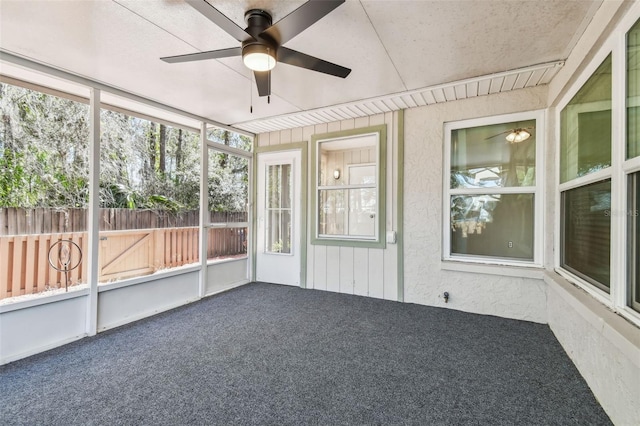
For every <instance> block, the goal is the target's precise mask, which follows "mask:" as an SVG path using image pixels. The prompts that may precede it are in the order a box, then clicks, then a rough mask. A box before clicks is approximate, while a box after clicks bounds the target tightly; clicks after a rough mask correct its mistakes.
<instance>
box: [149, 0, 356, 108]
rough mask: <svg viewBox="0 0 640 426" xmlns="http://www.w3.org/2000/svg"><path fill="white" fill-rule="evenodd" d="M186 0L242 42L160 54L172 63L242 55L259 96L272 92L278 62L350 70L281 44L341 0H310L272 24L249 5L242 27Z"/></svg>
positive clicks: (198, 0) (341, 73)
mask: <svg viewBox="0 0 640 426" xmlns="http://www.w3.org/2000/svg"><path fill="white" fill-rule="evenodd" d="M186 1H187V3H188V4H189V5H190V6H191V7H193V8H194V9H196V10H197V11H198V12H200V13H201V14H203V15H204V16H205V17H206V18H207V19H209V20H210V21H211V22H213V23H214V24H216V25H217V26H219V27H220V28H221V29H222V30H224V31H225V32H226V33H228V34H229V35H231V36H232V37H234V38H235V39H236V40H238V41H239V42H241V43H242V45H241V46H240V47H232V48H229V49H220V50H211V51H208V52H199V53H191V54H187V55H178V56H167V57H164V58H160V59H162V60H163V61H165V62H168V63H171V64H173V63H179V62H191V61H201V60H205V59H218V58H228V57H233V56H242V60H243V62H244V64H245V65H246V66H247V68H249V69H251V70H252V71H253V75H254V77H255V79H256V86H257V87H258V94H259V95H260V96H269V95H270V94H271V70H272V69H273V67H275V66H276V63H278V62H282V63H285V64H289V65H294V66H297V67H301V68H306V69H309V70H312V71H317V72H321V73H324V74H329V75H333V76H336V77H341V78H346V77H347V76H348V75H349V73H350V72H351V70H350V69H349V68H345V67H342V66H340V65H336V64H333V63H331V62H327V61H325V60H322V59H318V58H314V57H313V56H309V55H306V54H304V53H302V52H298V51H296V50H291V49H288V48H286V47H284V46H282V45H283V44H284V43H286V42H288V41H289V40H291V39H292V38H294V37H295V36H297V35H298V34H300V33H301V32H302V31H304V30H306V29H307V28H309V27H310V26H311V25H313V24H314V23H315V22H317V21H319V20H320V19H322V18H323V17H324V16H326V15H327V14H329V13H330V12H331V11H332V10H334V9H335V8H336V7H338V6H340V5H341V4H342V3H344V0H310V1H308V2H306V3H304V4H303V5H302V6H300V7H299V8H297V9H296V10H294V11H293V12H291V13H290V14H289V15H287V16H285V17H284V18H282V19H281V20H280V21H278V22H276V23H275V24H272V19H271V15H270V14H269V12H267V11H265V10H261V9H251V10H248V11H247V12H246V13H245V14H244V19H245V21H246V23H247V28H245V29H242V28H240V27H239V26H238V25H236V23H235V22H233V21H232V20H231V19H229V18H227V17H226V16H225V15H223V14H222V13H221V12H220V11H219V10H218V9H216V8H215V7H213V6H211V5H210V4H209V3H207V2H206V1H204V0H186Z"/></svg>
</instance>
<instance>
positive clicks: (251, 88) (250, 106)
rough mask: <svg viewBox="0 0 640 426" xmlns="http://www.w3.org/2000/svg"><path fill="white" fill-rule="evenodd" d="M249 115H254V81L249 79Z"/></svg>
mask: <svg viewBox="0 0 640 426" xmlns="http://www.w3.org/2000/svg"><path fill="white" fill-rule="evenodd" d="M249 101H250V102H249V113H250V114H253V81H252V80H251V78H249Z"/></svg>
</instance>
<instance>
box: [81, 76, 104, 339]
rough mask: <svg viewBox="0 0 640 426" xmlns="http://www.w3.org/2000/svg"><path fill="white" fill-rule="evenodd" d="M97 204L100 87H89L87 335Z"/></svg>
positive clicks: (92, 309) (93, 302) (93, 303)
mask: <svg viewBox="0 0 640 426" xmlns="http://www.w3.org/2000/svg"><path fill="white" fill-rule="evenodd" d="M99 207H100V89H95V88H94V89H91V96H90V100H89V207H88V209H89V211H88V215H87V234H88V244H87V246H88V248H89V252H88V253H84V254H83V257H84V258H85V259H87V261H88V262H89V266H88V268H87V270H88V277H87V280H88V283H89V302H88V306H87V335H89V336H94V335H95V334H96V333H97V331H98V276H99V274H98V262H99V253H98V241H99V226H100V223H99V221H98V215H99Z"/></svg>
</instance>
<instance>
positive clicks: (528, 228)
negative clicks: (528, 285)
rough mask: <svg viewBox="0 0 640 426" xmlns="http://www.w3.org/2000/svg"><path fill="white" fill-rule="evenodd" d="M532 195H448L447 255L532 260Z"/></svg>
mask: <svg viewBox="0 0 640 426" xmlns="http://www.w3.org/2000/svg"><path fill="white" fill-rule="evenodd" d="M533 229H534V194H491V195H452V196H451V254H455V255H473V256H495V257H501V258H509V259H519V260H533V251H534V244H533Z"/></svg>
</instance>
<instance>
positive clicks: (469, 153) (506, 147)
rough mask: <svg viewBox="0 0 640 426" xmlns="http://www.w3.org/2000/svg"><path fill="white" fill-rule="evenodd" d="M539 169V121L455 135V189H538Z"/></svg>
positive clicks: (481, 128)
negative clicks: (537, 164) (537, 132)
mask: <svg viewBox="0 0 640 426" xmlns="http://www.w3.org/2000/svg"><path fill="white" fill-rule="evenodd" d="M507 137H509V138H510V139H511V138H516V137H517V138H519V139H524V140H522V141H520V142H515V141H514V142H509V141H508V140H507ZM535 167H536V130H535V120H529V121H522V122H513V123H502V124H493V125H488V126H480V127H472V128H467V129H458V130H453V131H452V132H451V188H452V189H455V188H487V187H513V186H534V185H535V171H536V169H535Z"/></svg>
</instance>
